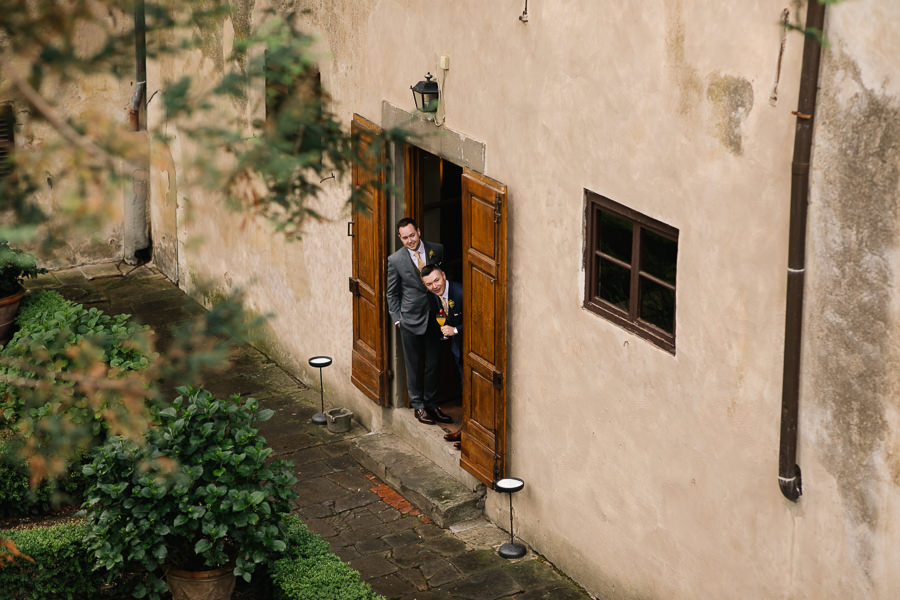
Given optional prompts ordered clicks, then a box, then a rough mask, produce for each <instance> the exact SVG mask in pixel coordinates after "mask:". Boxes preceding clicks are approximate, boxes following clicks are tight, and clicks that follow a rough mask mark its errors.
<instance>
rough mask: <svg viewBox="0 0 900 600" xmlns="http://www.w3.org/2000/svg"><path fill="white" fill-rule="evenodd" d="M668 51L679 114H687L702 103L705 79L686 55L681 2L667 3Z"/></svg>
mask: <svg viewBox="0 0 900 600" xmlns="http://www.w3.org/2000/svg"><path fill="white" fill-rule="evenodd" d="M666 53H667V54H668V56H669V60H670V62H671V65H672V70H673V72H674V75H675V86H676V87H677V88H678V108H677V110H678V114H680V115H687V114H688V112H690V110H691V108H693V107H695V106H697V105H698V104H699V103H700V99H701V97H702V93H703V80H702V79H701V77H700V75H699V74H698V73H697V69H695V68H694V67H693V66H691V65H690V64H689V63H688V61H687V58H686V56H685V50H684V21H683V19H682V15H681V3H680V2H668V3H666Z"/></svg>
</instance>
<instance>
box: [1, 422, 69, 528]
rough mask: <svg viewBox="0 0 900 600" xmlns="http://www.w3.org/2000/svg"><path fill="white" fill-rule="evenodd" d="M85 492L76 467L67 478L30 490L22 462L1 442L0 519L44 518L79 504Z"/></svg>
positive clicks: (8, 446) (26, 472)
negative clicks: (66, 505) (16, 517)
mask: <svg viewBox="0 0 900 600" xmlns="http://www.w3.org/2000/svg"><path fill="white" fill-rule="evenodd" d="M85 488H86V481H85V478H84V475H82V474H81V468H80V467H76V468H74V469H71V470H70V471H69V474H68V475H67V476H66V477H64V478H62V479H58V480H55V481H44V482H42V483H41V484H40V485H39V486H38V487H37V488H36V489H32V488H31V485H30V484H29V481H28V467H27V466H26V465H25V462H24V461H23V460H22V459H21V458H20V457H18V456H17V455H16V454H15V453H14V452H13V450H12V448H10V445H9V443H8V442H5V441H2V440H0V518H3V517H12V516H19V515H40V514H47V513H49V512H50V511H52V510H53V509H54V508H56V507H58V506H60V505H61V504H67V503H73V502H74V503H75V504H79V503H81V499H82V498H83V496H84V490H85Z"/></svg>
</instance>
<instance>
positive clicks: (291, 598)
mask: <svg viewBox="0 0 900 600" xmlns="http://www.w3.org/2000/svg"><path fill="white" fill-rule="evenodd" d="M285 520H286V521H287V524H288V538H289V539H288V552H289V554H292V555H293V556H288V557H285V558H282V559H281V560H278V561H276V562H275V564H274V565H273V566H272V570H271V576H272V587H273V588H274V592H275V597H276V598H277V599H278V600H384V599H383V598H382V596H379V595H378V594H376V593H375V592H373V591H372V588H370V587H369V584H368V583H365V582H363V581H360V580H359V573H357V572H356V571H354V570H353V569H351V568H350V567H349V566H348V565H347V564H346V563H344V562H342V561H341V559H340V558H338V557H337V556H335V555H334V554H332V553H331V550H330V549H329V548H328V543H327V542H325V540H323V539H322V538H321V537H319V536H318V535H316V534H314V533H312V532H311V531H310V530H309V529H307V528H306V525H304V524H303V523H302V522H300V519H298V518H297V517H294V516H292V515H288V516H286V517H285Z"/></svg>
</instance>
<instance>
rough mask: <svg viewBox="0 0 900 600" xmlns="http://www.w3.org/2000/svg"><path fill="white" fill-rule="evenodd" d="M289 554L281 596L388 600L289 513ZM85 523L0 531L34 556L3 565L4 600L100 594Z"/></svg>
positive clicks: (278, 572)
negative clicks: (27, 559) (88, 545)
mask: <svg viewBox="0 0 900 600" xmlns="http://www.w3.org/2000/svg"><path fill="white" fill-rule="evenodd" d="M284 519H285V523H286V525H287V528H288V536H287V543H288V550H287V552H286V554H287V556H285V558H282V559H280V560H278V561H276V562H275V563H274V564H273V565H272V567H271V570H270V576H271V579H272V591H273V594H274V596H275V598H277V599H278V600H384V598H383V597H382V596H379V595H378V594H376V593H375V592H373V591H372V589H371V588H370V587H369V584H367V583H365V582H363V581H360V580H359V573H357V572H356V571H354V570H353V569H351V568H350V567H349V566H348V565H347V564H345V563H344V562H341V559H339V558H338V557H337V556H335V555H334V554H332V553H331V551H330V550H329V548H328V543H327V542H325V540H323V539H322V538H321V537H319V536H318V535H316V534H314V533H312V532H311V531H310V530H309V529H307V528H306V525H304V524H303V523H302V522H301V521H300V519H298V518H297V517H295V516H293V515H285V517H284ZM86 535H87V527H86V526H85V525H84V524H82V523H75V524H63V525H54V526H52V527H44V528H39V529H28V530H20V531H0V538H9V539H12V540H13V541H14V542H15V543H16V546H18V548H19V551H20V552H22V553H24V554H27V555H29V556H31V557H32V558H34V560H35V562H34V563H31V562H28V561H25V560H22V559H17V560H16V562H15V563H13V564H12V565H10V566H7V567H6V568H2V569H0V600H63V599H65V600H83V599H85V598H97V597H99V596H100V592H99V590H100V588H101V585H102V583H103V582H102V576H101V574H100V571H92V569H93V562H92V559H91V553H90V552H89V551H88V550H87V544H86Z"/></svg>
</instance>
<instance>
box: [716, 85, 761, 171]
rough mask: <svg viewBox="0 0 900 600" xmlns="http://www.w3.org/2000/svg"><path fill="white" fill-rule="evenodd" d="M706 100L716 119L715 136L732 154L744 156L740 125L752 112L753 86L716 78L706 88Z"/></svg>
mask: <svg viewBox="0 0 900 600" xmlns="http://www.w3.org/2000/svg"><path fill="white" fill-rule="evenodd" d="M706 97H707V99H708V100H709V101H710V102H712V104H713V110H714V112H715V115H716V123H715V129H716V135H717V137H718V138H719V141H720V142H722V144H723V145H724V146H725V147H726V148H727V149H728V150H729V151H730V152H732V153H733V154H737V155H740V154H743V151H744V150H743V143H742V140H743V137H742V136H741V125H742V124H743V123H744V120H745V119H746V118H747V115H749V114H750V110H751V109H752V108H753V86H752V85H751V84H750V82H749V81H747V80H746V79H743V78H741V77H734V76H733V75H718V74H717V75H713V76H712V77H711V80H710V82H709V85H708V86H707V87H706Z"/></svg>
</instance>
